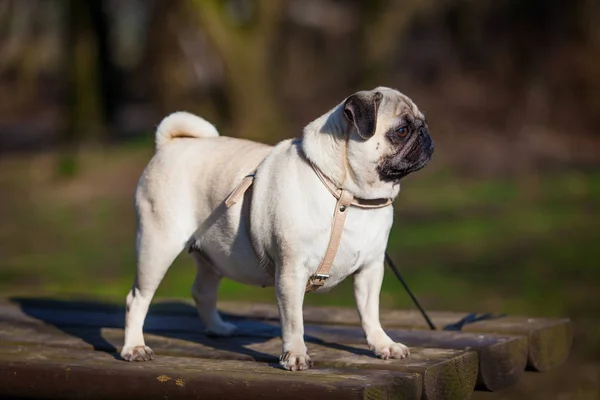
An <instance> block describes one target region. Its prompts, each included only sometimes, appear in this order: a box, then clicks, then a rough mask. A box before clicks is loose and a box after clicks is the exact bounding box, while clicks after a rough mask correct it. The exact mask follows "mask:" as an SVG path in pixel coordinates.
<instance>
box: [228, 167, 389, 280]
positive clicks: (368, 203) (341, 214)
mask: <svg viewBox="0 0 600 400" xmlns="http://www.w3.org/2000/svg"><path fill="white" fill-rule="evenodd" d="M309 164H310V166H311V167H312V169H313V170H314V171H315V174H317V176H318V177H319V180H321V182H322V183H323V185H325V187H326V188H327V190H328V191H329V193H331V194H332V195H333V197H335V198H336V199H337V202H336V204H335V210H334V213H333V223H332V226H331V234H330V236H329V244H328V245H327V250H326V251H325V255H324V256H323V259H322V260H321V263H320V264H319V267H318V268H317V270H316V271H315V273H314V274H313V275H311V276H310V278H308V282H307V283H306V292H312V291H313V290H316V289H318V288H320V287H321V286H323V285H324V284H325V281H326V280H327V279H328V278H329V271H330V270H331V267H332V266H333V261H334V260H335V256H336V254H337V251H338V248H339V246H340V242H341V240H342V232H343V231H344V223H345V222H346V214H347V212H346V210H347V209H348V207H349V206H353V207H358V208H363V209H372V208H383V207H387V206H389V205H391V204H392V200H391V199H361V198H357V197H354V196H353V195H352V193H350V192H349V191H348V190H346V189H343V188H338V187H337V186H336V185H335V184H334V183H333V182H332V181H331V180H330V179H329V178H327V177H326V176H325V175H324V174H323V173H322V172H321V170H320V169H319V168H318V167H317V166H316V165H314V164H313V163H312V162H309ZM255 175H256V171H254V172H253V173H251V174H248V175H246V176H245V177H244V178H243V179H242V180H241V182H240V183H239V184H238V185H237V186H236V187H235V189H234V190H233V192H231V194H230V195H229V196H228V197H227V199H226V200H225V206H226V207H227V208H230V207H231V206H233V205H234V204H236V203H237V202H238V201H239V200H240V199H241V198H242V197H243V196H244V193H246V191H247V190H248V189H249V188H250V186H252V183H253V182H254V177H255Z"/></svg>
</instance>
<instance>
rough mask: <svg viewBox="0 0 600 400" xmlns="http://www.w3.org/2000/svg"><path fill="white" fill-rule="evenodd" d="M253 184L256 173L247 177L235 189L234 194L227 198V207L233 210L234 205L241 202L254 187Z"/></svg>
mask: <svg viewBox="0 0 600 400" xmlns="http://www.w3.org/2000/svg"><path fill="white" fill-rule="evenodd" d="M252 183H254V172H253V173H251V174H248V175H246V176H245V177H244V178H243V179H242V181H241V182H240V183H239V184H238V185H237V186H236V188H235V189H233V192H231V194H230V195H229V196H227V199H226V200H225V206H227V208H231V206H232V205H234V204H235V203H237V202H238V201H240V199H241V198H242V197H244V193H246V191H247V190H248V189H249V188H250V186H252Z"/></svg>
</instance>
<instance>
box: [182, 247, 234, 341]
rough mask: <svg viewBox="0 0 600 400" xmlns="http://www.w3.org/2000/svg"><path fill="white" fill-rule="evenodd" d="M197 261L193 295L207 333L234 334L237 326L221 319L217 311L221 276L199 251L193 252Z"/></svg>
mask: <svg viewBox="0 0 600 400" xmlns="http://www.w3.org/2000/svg"><path fill="white" fill-rule="evenodd" d="M192 256H193V257H194V261H196V267H197V272H196V279H195V280H194V285H193V286H192V296H193V298H194V301H195V302H196V308H197V309H198V315H200V319H201V320H202V322H203V323H204V326H205V327H206V334H208V335H212V336H232V335H234V334H235V333H236V331H237V327H236V326H235V325H233V324H230V323H229V322H225V321H223V320H222V319H221V316H220V315H219V312H218V311H217V292H218V290H219V283H220V282H221V276H219V275H218V274H217V272H216V271H215V270H214V269H213V268H212V266H211V265H210V261H209V260H207V259H206V258H205V257H203V255H202V254H201V253H199V252H197V251H194V252H192Z"/></svg>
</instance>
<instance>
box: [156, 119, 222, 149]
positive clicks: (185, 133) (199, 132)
mask: <svg viewBox="0 0 600 400" xmlns="http://www.w3.org/2000/svg"><path fill="white" fill-rule="evenodd" d="M217 136H219V132H218V131H217V128H215V127H214V125H213V124H211V123H210V122H208V121H207V120H205V119H203V118H200V117H198V116H197V115H194V114H190V113H188V112H185V111H178V112H175V113H173V114H171V115H169V116H167V117H165V119H163V120H162V121H161V122H160V124H159V125H158V128H157V129H156V139H155V143H156V150H157V151H158V150H160V149H161V148H162V147H163V146H164V145H166V144H167V143H169V142H170V141H171V140H173V139H175V138H197V139H199V138H208V137H217Z"/></svg>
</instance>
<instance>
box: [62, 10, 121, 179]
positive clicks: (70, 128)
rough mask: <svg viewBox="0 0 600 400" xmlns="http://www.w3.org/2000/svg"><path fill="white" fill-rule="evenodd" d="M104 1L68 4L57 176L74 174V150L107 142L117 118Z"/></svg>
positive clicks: (75, 167) (113, 72)
mask: <svg viewBox="0 0 600 400" xmlns="http://www.w3.org/2000/svg"><path fill="white" fill-rule="evenodd" d="M102 3H103V0H88V1H81V0H69V1H68V2H67V3H66V5H67V7H68V8H67V13H66V14H67V29H66V38H65V42H66V44H67V46H66V52H67V54H66V57H65V62H66V65H65V71H66V85H67V98H66V114H67V115H66V126H65V128H64V135H63V138H62V147H63V153H62V156H61V159H60V164H59V174H61V175H67V176H68V175H73V174H75V173H76V170H77V166H76V153H77V148H78V147H79V146H80V145H81V144H82V143H83V142H84V141H86V142H100V141H102V140H103V139H105V138H106V132H107V130H108V126H109V125H110V123H111V122H113V121H114V116H115V114H116V104H117V103H116V97H118V95H117V94H116V93H117V92H116V89H115V87H116V86H117V85H116V82H115V80H114V78H115V75H114V74H115V68H114V67H113V66H112V63H111V61H110V49H109V45H108V23H107V20H106V15H105V14H104V11H103V9H102Z"/></svg>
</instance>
